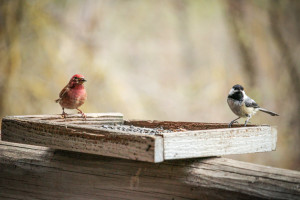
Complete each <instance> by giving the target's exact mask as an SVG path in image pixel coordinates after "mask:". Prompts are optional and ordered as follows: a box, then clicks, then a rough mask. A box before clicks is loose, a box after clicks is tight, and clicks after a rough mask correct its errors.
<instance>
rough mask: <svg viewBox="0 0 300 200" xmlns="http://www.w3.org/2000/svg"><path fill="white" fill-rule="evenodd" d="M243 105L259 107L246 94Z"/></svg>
mask: <svg viewBox="0 0 300 200" xmlns="http://www.w3.org/2000/svg"><path fill="white" fill-rule="evenodd" d="M245 105H246V107H252V108H259V106H258V105H257V103H256V102H255V101H254V100H253V99H251V98H250V97H248V96H247V97H246V98H245Z"/></svg>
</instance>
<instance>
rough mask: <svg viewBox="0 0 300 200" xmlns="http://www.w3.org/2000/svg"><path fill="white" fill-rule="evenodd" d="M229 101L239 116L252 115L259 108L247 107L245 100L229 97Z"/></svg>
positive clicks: (233, 110)
mask: <svg viewBox="0 0 300 200" xmlns="http://www.w3.org/2000/svg"><path fill="white" fill-rule="evenodd" d="M227 103H228V105H229V107H230V109H231V110H232V112H233V113H234V114H236V115H237V116H239V117H251V116H253V115H254V114H255V113H256V112H257V110H258V109H257V108H253V107H246V105H245V102H243V101H235V100H233V99H230V98H228V99H227Z"/></svg>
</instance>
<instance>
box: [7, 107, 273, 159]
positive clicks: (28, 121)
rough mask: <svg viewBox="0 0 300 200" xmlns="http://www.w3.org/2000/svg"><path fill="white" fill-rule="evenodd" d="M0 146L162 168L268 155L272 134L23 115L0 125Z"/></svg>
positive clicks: (110, 117)
mask: <svg viewBox="0 0 300 200" xmlns="http://www.w3.org/2000/svg"><path fill="white" fill-rule="evenodd" d="M2 140H4V141H9V142H17V143H23V144H31V145H39V146H45V147H51V148H54V149H62V150H69V151H77V152H83V153H92V154H98V155H103V156H111V157H118V158H125V159H131V160H140V161H148V162H155V163H157V162H163V161H164V160H173V159H185V158H196V157H208V156H222V155H230V154H244V153H255V152H266V151H272V150H275V148H276V141H277V130H276V128H274V127H271V126H268V125H260V126H258V125H249V126H247V127H243V126H242V125H233V127H232V128H228V124H220V123H199V122H174V121H151V120H145V121H141V120H123V115H122V114H121V113H89V114H87V118H86V120H84V119H83V118H82V117H81V115H78V114H75V115H68V117H67V118H66V119H64V118H61V116H60V115H26V116H8V117H4V118H3V119H2Z"/></svg>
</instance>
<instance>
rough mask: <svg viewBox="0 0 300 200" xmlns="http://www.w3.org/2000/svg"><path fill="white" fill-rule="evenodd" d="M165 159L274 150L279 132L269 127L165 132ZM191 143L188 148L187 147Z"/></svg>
mask: <svg viewBox="0 0 300 200" xmlns="http://www.w3.org/2000/svg"><path fill="white" fill-rule="evenodd" d="M163 137H164V158H165V160H172V159H180V158H186V157H189V158H196V157H208V156H221V155H230V154H244V153H254V152H266V151H273V150H275V148H276V142H277V131H276V129H274V128H271V127H269V126H260V127H247V128H238V129H230V130H229V129H217V130H203V131H190V132H184V133H179V134H178V133H177V134H175V133H170V134H168V133H163ZM187 144H188V145H187Z"/></svg>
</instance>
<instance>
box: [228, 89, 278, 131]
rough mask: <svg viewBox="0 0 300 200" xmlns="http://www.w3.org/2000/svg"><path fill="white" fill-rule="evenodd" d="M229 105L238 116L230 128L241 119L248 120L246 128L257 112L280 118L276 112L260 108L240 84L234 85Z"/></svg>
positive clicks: (229, 96) (229, 97)
mask: <svg viewBox="0 0 300 200" xmlns="http://www.w3.org/2000/svg"><path fill="white" fill-rule="evenodd" d="M227 103H228V105H229V107H230V109H231V110H232V112H233V113H234V114H236V115H237V116H238V118H236V119H235V120H233V121H231V122H230V124H229V128H230V127H231V125H232V124H233V123H235V122H236V120H238V119H240V118H241V117H243V118H247V119H246V121H245V124H244V126H246V125H247V123H248V121H249V120H250V119H251V117H252V116H253V115H254V114H255V113H256V112H257V111H262V112H265V113H268V114H269V115H272V116H279V115H278V114H276V113H274V112H271V111H268V110H266V109H264V108H260V107H259V106H258V105H257V103H256V102H255V101H254V100H253V99H251V98H250V97H248V96H247V95H246V93H245V91H244V88H243V86H241V85H238V84H237V85H234V86H233V87H232V88H231V90H230V91H229V94H228V97H227Z"/></svg>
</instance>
